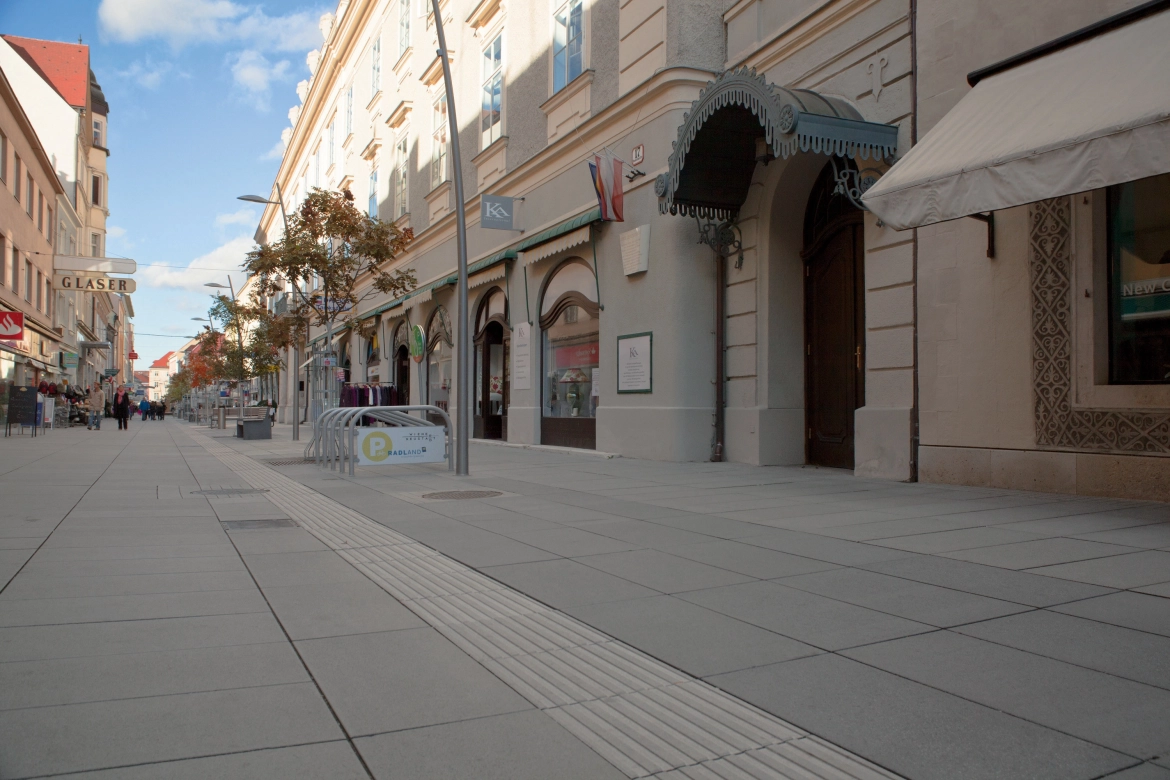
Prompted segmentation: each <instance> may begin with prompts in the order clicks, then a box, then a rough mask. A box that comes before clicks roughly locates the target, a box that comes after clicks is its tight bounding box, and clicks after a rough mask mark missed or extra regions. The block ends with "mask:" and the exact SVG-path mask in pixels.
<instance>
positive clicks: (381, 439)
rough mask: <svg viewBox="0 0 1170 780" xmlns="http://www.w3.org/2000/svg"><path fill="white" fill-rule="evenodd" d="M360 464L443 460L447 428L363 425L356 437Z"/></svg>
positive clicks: (385, 464) (386, 464)
mask: <svg viewBox="0 0 1170 780" xmlns="http://www.w3.org/2000/svg"><path fill="white" fill-rule="evenodd" d="M354 440H355V441H354V449H356V450H357V465H359V466H393V465H396V464H399V463H442V462H443V461H444V460H446V459H447V458H446V455H445V454H444V450H445V447H446V440H447V429H446V428H441V427H437V426H427V427H422V426H420V427H418V428H359V429H358V431H357V435H356V436H355V437H354Z"/></svg>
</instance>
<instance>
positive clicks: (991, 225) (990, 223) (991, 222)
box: [970, 211, 995, 259]
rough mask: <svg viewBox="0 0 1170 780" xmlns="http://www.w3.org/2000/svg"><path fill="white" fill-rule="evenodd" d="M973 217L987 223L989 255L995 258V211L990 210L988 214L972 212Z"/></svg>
mask: <svg viewBox="0 0 1170 780" xmlns="http://www.w3.org/2000/svg"><path fill="white" fill-rule="evenodd" d="M970 217H971V219H977V220H979V221H980V222H984V223H986V224H987V256H988V257H990V258H992V259H994V258H995V212H994V211H989V212H987V213H986V214H971V215H970Z"/></svg>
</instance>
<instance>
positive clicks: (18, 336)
mask: <svg viewBox="0 0 1170 780" xmlns="http://www.w3.org/2000/svg"><path fill="white" fill-rule="evenodd" d="M22 339H24V313H23V312H19V311H0V340H4V341H21V340H22Z"/></svg>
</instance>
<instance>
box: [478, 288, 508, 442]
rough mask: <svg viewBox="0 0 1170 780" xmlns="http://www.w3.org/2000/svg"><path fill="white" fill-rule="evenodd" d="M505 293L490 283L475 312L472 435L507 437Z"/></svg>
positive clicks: (506, 300) (506, 317) (490, 437)
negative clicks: (473, 433)
mask: <svg viewBox="0 0 1170 780" xmlns="http://www.w3.org/2000/svg"><path fill="white" fill-rule="evenodd" d="M510 338H511V329H510V328H509V327H508V296H507V295H505V294H504V291H503V290H501V289H500V288H499V287H492V288H491V289H489V290H488V291H487V292H486V293H484V295H483V297H482V298H480V301H479V307H478V309H477V311H476V316H475V378H474V381H475V436H476V438H480V439H504V440H506V439H507V438H508V370H509V365H508V346H509V339H510Z"/></svg>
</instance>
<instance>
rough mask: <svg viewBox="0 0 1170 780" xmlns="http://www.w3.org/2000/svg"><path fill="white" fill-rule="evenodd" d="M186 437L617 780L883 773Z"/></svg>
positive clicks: (203, 439)
mask: <svg viewBox="0 0 1170 780" xmlns="http://www.w3.org/2000/svg"><path fill="white" fill-rule="evenodd" d="M193 437H194V438H196V440H197V441H200V443H201V444H202V445H203V447H204V448H205V449H207V450H208V451H209V452H210V453H211V454H212V455H214V456H215V457H216V458H218V459H219V460H220V461H221V462H222V463H223V464H224V465H225V466H227V467H228V468H230V469H231V470H232V471H233V472H234V473H235V474H236V475H238V476H239V477H241V478H243V479H244V480H245V481H246V482H247V483H249V484H250V485H252V486H253V488H255V489H257V490H258V491H260V490H266V491H268V492H267V493H266V494H265V497H266V498H267V499H268V500H269V501H271V502H272V503H273V504H275V505H276V506H278V507H279V508H280V509H282V510H283V511H284V512H285V513H287V514H288V515H289V517H292V518H293V519H294V520H296V522H297V523H298V524H299V525H300V526H301V527H302V528H304V529H305V530H306V531H308V532H309V533H311V534H313V536H315V537H317V538H318V539H319V540H321V542H323V543H324V544H325V545H327V546H328V547H330V549H332V550H334V551H335V552H337V553H338V554H339V555H340V556H341V557H343V558H344V559H345V560H347V561H348V562H349V563H350V564H351V565H353V566H354V568H356V569H358V570H359V571H361V572H362V573H363V574H365V575H366V576H367V577H369V578H370V579H371V580H373V581H374V582H376V583H377V584H378V585H379V586H381V587H382V588H383V589H384V590H386V591H387V592H388V593H390V594H391V595H392V596H394V597H395V598H396V599H398V600H399V601H400V602H402V603H403V604H404V605H405V606H406V607H407V608H408V609H410V610H411V611H412V612H414V613H415V614H416V615H418V616H419V617H420V618H422V619H423V620H425V621H426V622H427V623H428V624H429V625H431V626H432V627H433V628H435V629H436V630H437V631H439V632H440V633H441V634H443V635H444V636H445V637H447V638H448V639H449V640H450V641H451V642H453V643H454V644H455V645H456V646H458V647H459V648H461V649H462V650H463V651H464V652H466V653H467V654H468V655H470V656H471V657H472V658H474V659H476V660H477V661H478V662H479V663H480V664H482V665H483V666H484V667H486V668H487V669H489V670H490V671H491V672H492V673H494V674H495V675H496V676H497V677H499V678H500V679H501V680H502V681H503V682H505V683H506V684H507V685H509V686H510V687H511V688H512V689H513V690H515V691H516V692H517V693H519V694H520V695H521V696H523V697H524V698H526V699H527V700H528V701H530V702H531V703H532V704H533V705H535V706H536V707H538V708H540V709H541V710H543V711H544V712H545V713H547V714H548V715H549V716H550V717H552V718H553V719H554V720H556V721H557V723H559V724H560V725H561V726H563V727H564V728H565V729H566V730H568V731H569V732H570V733H572V734H573V735H574V736H576V737H577V738H578V739H580V740H581V741H582V742H584V743H585V744H586V745H588V746H589V747H590V748H592V749H593V750H594V751H596V752H597V753H598V754H600V755H601V756H602V757H604V758H605V759H606V760H607V761H609V762H610V763H611V764H613V765H614V766H616V767H617V768H618V769H620V770H621V771H622V772H624V773H625V774H626V775H628V776H629V777H631V778H643V777H652V778H658V779H659V780H684V779H689V780H719V779H720V778H728V779H729V778H748V779H750V778H755V779H757V780H764V778H834V779H836V778H840V779H841V780H845V779H847V778H857V779H858V780H861V779H863V778H864V779H865V780H870V779H871V778H873V779H877V778H887V779H888V778H896V777H897V775H894V774H892V773H890V772H888V771H886V770H884V769H882V768H880V767H878V766H876V765H874V764H872V763H870V762H868V761H866V760H865V759H863V758H861V757H860V756H856V755H854V754H852V753H849V752H848V751H845V750H842V749H841V748H838V747H836V746H835V745H832V744H830V743H828V742H826V741H825V740H822V739H820V738H819V737H816V736H814V735H812V734H809V733H807V732H805V731H803V730H801V729H799V728H797V727H796V726H793V725H792V724H790V723H786V722H785V721H783V720H781V719H779V718H777V717H775V716H774V715H771V714H770V713H767V712H764V711H763V710H761V709H759V708H757V707H754V706H752V705H750V704H748V703H746V702H744V701H741V700H740V699H737V698H735V697H734V696H731V695H730V694H728V693H726V692H724V691H722V690H720V689H718V688H716V687H714V686H712V685H709V684H708V683H705V682H703V681H702V680H698V679H696V678H694V677H691V676H690V675H687V674H685V673H683V672H680V671H679V670H678V669H675V668H674V667H672V666H669V665H667V664H664V663H662V662H661V661H658V660H657V659H655V658H652V657H651V656H648V655H646V654H645V653H642V652H641V651H639V650H636V649H634V648H632V647H630V646H629V645H626V644H624V643H622V642H619V641H617V640H615V639H614V638H612V637H610V636H607V635H605V634H603V633H601V632H599V631H597V630H595V629H593V628H591V627H590V626H587V625H586V624H584V623H582V622H580V621H578V620H575V619H573V618H571V617H569V616H567V615H565V614H563V613H561V612H558V611H556V610H554V609H552V608H550V607H548V606H546V605H544V604H542V603H540V602H539V601H536V600H535V599H532V598H529V597H528V596H525V595H524V594H522V593H519V592H518V591H515V590H513V589H512V588H510V587H508V586H506V585H503V584H502V583H499V582H497V581H495V580H493V579H491V578H489V577H486V576H484V575H483V574H480V573H479V572H477V571H475V570H474V569H472V568H470V567H468V566H465V565H463V564H461V563H459V562H457V561H455V560H452V559H451V558H448V557H447V556H445V555H442V554H441V553H439V552H437V551H435V550H433V549H431V548H429V547H427V546H425V545H422V544H419V543H418V542H415V541H414V540H412V539H410V538H408V537H406V536H403V535H402V534H399V533H397V532H395V531H392V530H390V529H389V528H386V527H385V526H382V525H380V524H378V523H375V522H374V521H373V520H370V519H369V518H367V517H364V516H363V515H360V514H358V513H357V512H354V511H352V510H350V509H348V508H347V507H344V506H341V505H340V504H338V503H337V502H335V501H333V500H332V499H329V498H327V497H325V496H323V495H321V494H319V493H317V492H316V491H314V490H312V489H310V488H307V487H305V486H304V485H301V484H299V483H298V482H295V481H294V480H292V479H289V478H288V477H286V476H284V475H283V474H280V473H279V472H276V471H274V470H272V469H271V468H268V467H267V466H265V465H263V464H262V463H260V462H258V461H256V460H253V459H252V458H249V457H247V456H246V455H241V454H240V453H238V452H236V451H235V450H232V449H230V448H228V447H225V446H223V445H221V444H219V443H217V442H213V441H211V440H210V439H209V437H207V436H205V435H201V434H194V435H193Z"/></svg>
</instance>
